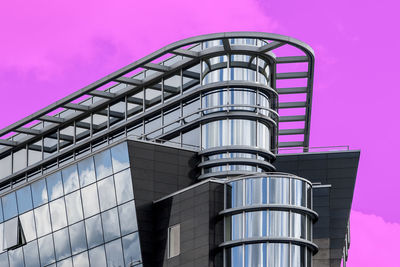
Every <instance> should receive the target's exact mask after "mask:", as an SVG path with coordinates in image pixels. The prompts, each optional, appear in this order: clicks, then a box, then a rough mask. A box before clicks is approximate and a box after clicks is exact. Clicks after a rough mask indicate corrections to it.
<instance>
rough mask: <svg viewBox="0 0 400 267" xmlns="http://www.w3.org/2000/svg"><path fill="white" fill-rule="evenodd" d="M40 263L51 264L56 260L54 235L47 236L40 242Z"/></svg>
mask: <svg viewBox="0 0 400 267" xmlns="http://www.w3.org/2000/svg"><path fill="white" fill-rule="evenodd" d="M38 243H39V254H40V262H41V264H42V265H46V264H50V263H52V262H54V261H55V259H54V246H53V237H52V235H47V236H45V237H42V238H40V239H39V240H38Z"/></svg>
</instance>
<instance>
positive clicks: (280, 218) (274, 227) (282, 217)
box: [268, 210, 289, 236]
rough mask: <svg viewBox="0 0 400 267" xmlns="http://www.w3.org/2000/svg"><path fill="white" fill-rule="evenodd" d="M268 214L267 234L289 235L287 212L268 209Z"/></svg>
mask: <svg viewBox="0 0 400 267" xmlns="http://www.w3.org/2000/svg"><path fill="white" fill-rule="evenodd" d="M268 216H269V217H268V229H269V231H268V234H269V236H288V235H289V212H287V211H277V210H270V211H268Z"/></svg>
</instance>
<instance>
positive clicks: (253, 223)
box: [246, 211, 266, 237]
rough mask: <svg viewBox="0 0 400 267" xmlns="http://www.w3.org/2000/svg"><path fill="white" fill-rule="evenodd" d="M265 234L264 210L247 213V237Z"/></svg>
mask: <svg viewBox="0 0 400 267" xmlns="http://www.w3.org/2000/svg"><path fill="white" fill-rule="evenodd" d="M264 213H266V212H264ZM265 235H266V225H265V221H264V220H263V212H262V211H255V212H248V213H246V237H261V236H265Z"/></svg>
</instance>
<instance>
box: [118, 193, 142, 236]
mask: <svg viewBox="0 0 400 267" xmlns="http://www.w3.org/2000/svg"><path fill="white" fill-rule="evenodd" d="M118 212H119V218H120V223H121V234H122V235H126V234H129V233H131V232H134V231H137V230H138V227H137V220H136V208H135V202H134V201H131V202H128V203H126V204H124V205H121V206H119V207H118Z"/></svg>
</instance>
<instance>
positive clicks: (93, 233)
mask: <svg viewBox="0 0 400 267" xmlns="http://www.w3.org/2000/svg"><path fill="white" fill-rule="evenodd" d="M85 225H86V236H87V242H88V246H89V248H92V247H95V246H97V245H100V244H101V243H103V230H102V227H101V220H100V215H96V216H94V217H91V218H89V219H87V220H85Z"/></svg>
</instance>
